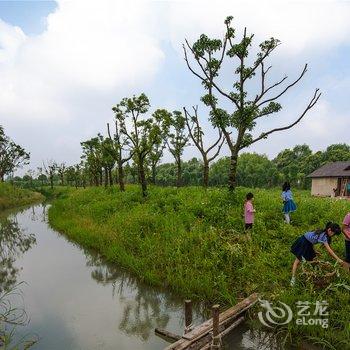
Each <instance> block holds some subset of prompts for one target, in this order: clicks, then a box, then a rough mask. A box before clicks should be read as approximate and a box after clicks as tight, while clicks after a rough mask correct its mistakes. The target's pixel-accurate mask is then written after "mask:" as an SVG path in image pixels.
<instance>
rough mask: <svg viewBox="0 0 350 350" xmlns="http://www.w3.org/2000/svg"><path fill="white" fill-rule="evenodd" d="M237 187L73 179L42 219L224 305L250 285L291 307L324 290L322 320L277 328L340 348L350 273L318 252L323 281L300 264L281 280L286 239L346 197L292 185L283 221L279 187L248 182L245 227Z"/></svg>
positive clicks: (342, 206)
mask: <svg viewBox="0 0 350 350" xmlns="http://www.w3.org/2000/svg"><path fill="white" fill-rule="evenodd" d="M247 191H248V190H247V189H243V188H238V189H237V190H236V192H235V193H234V194H229V193H228V192H227V191H226V190H225V189H219V188H210V189H208V190H207V191H205V190H203V189H201V188H196V187H186V188H181V189H176V188H159V187H153V188H151V189H150V191H149V197H148V198H147V199H143V198H142V197H141V194H140V192H139V190H138V188H137V187H133V186H131V187H128V188H127V191H126V192H125V193H120V192H119V191H118V189H117V188H114V187H112V188H107V189H105V188H88V189H78V190H72V191H71V192H69V194H67V195H66V196H65V198H61V199H57V200H56V201H54V203H53V206H52V207H51V208H50V211H49V220H50V223H51V224H52V225H53V227H55V228H56V229H58V230H60V231H61V232H63V233H65V234H66V235H67V236H68V237H70V238H71V239H73V240H75V241H76V242H78V243H80V244H82V245H83V246H85V247H88V248H94V249H97V250H98V251H99V252H100V253H102V254H103V255H104V256H105V257H106V258H107V259H108V260H109V261H112V262H116V263H119V264H122V265H123V266H125V267H127V268H128V269H129V270H130V271H132V272H133V273H134V274H136V275H137V276H138V277H139V278H141V279H143V280H145V281H147V282H148V283H151V284H153V285H160V286H165V287H168V288H171V289H172V290H174V291H175V292H177V293H179V294H180V295H182V296H184V297H186V298H193V299H197V300H206V301H210V302H219V303H220V304H221V305H232V304H234V303H236V302H237V301H238V300H239V299H241V298H243V297H246V296H248V295H249V294H251V293H253V292H259V293H260V294H261V296H262V297H263V298H264V299H267V300H270V301H275V302H277V301H281V302H284V303H287V304H288V305H290V306H291V307H292V309H293V310H294V311H295V310H296V302H297V301H309V302H312V303H315V302H316V301H322V300H326V301H327V302H328V303H329V307H328V310H329V312H330V316H329V322H330V328H329V329H324V328H322V327H320V326H297V325H296V324H295V323H293V322H291V323H289V324H288V325H286V326H284V328H283V331H285V334H286V335H287V337H288V339H293V341H292V342H293V343H296V342H299V341H300V340H302V339H303V340H305V339H308V340H310V341H311V342H313V343H317V342H318V343H320V342H321V343H322V344H323V345H324V346H325V347H328V348H332V347H330V345H329V346H328V345H327V344H332V346H333V348H335V349H342V350H343V349H344V350H345V349H350V345H349V342H348V340H349V339H350V325H349V314H350V303H349V289H347V288H349V287H348V286H349V285H350V278H349V277H350V275H349V274H348V273H346V272H345V271H344V270H342V269H341V268H340V267H339V266H335V265H334V264H333V261H332V260H331V259H330V258H329V257H328V256H327V255H326V254H325V253H324V252H322V256H321V259H322V260H325V261H327V260H328V261H330V263H331V265H330V267H331V269H332V270H334V269H335V270H336V271H337V273H338V274H337V275H335V276H333V277H332V279H329V280H326V283H325V281H324V278H323V277H324V274H322V272H321V273H320V272H319V271H317V268H314V267H312V266H309V264H306V265H305V267H304V272H303V274H302V275H300V276H299V282H298V284H297V286H296V287H295V288H291V287H290V286H289V281H290V269H291V264H292V261H293V256H292V254H291V253H290V252H289V249H290V246H291V244H292V243H293V241H294V240H295V239H296V237H298V236H299V235H300V234H302V233H304V232H305V231H307V230H311V229H313V228H317V227H324V224H325V223H326V222H327V221H335V222H341V220H342V218H343V217H344V215H345V214H346V213H347V212H348V211H350V202H347V201H335V200H331V199H321V198H312V197H311V196H310V195H309V192H308V191H298V192H296V193H295V200H296V202H297V204H298V210H297V212H296V213H294V215H293V216H292V220H293V225H292V226H289V225H286V224H284V223H283V220H282V213H281V200H280V192H279V191H278V190H254V194H255V207H256V210H257V213H256V222H255V226H254V231H253V232H252V234H246V233H244V231H243V229H242V228H243V218H242V207H243V202H244V196H245V194H246V193H247ZM332 246H333V248H334V249H335V251H336V252H337V253H338V254H339V255H340V256H343V250H344V242H343V238H342V237H336V238H335V239H334V244H333V245H332ZM319 250H320V251H322V249H319ZM333 265H334V266H333ZM322 278H323V281H321V282H322V283H321V284H320V283H319V279H321V280H322Z"/></svg>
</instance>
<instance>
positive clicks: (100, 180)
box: [99, 169, 103, 186]
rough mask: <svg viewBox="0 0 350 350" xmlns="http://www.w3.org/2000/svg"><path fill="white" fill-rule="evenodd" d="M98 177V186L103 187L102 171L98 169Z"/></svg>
mask: <svg viewBox="0 0 350 350" xmlns="http://www.w3.org/2000/svg"><path fill="white" fill-rule="evenodd" d="M99 173H100V174H99V175H100V178H99V185H101V186H102V185H103V171H102V169H100V171H99Z"/></svg>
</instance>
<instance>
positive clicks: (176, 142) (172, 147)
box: [164, 111, 189, 187]
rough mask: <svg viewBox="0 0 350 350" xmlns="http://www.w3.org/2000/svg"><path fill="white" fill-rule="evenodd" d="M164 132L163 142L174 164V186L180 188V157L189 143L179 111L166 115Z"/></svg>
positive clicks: (183, 120)
mask: <svg viewBox="0 0 350 350" xmlns="http://www.w3.org/2000/svg"><path fill="white" fill-rule="evenodd" d="M164 130H166V137H165V142H166V144H167V146H168V149H169V152H170V153H171V154H172V156H173V157H174V160H175V163H176V168H177V171H176V172H177V176H176V186H177V187H180V186H181V185H182V155H183V152H184V149H185V147H186V146H187V145H188V141H189V135H188V132H187V130H186V119H185V117H184V116H183V114H182V113H181V112H180V111H174V112H173V113H170V114H169V113H168V114H167V115H166V118H165V119H164Z"/></svg>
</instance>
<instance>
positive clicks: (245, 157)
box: [237, 153, 279, 188]
mask: <svg viewBox="0 0 350 350" xmlns="http://www.w3.org/2000/svg"><path fill="white" fill-rule="evenodd" d="M278 181H279V172H278V170H277V168H276V165H275V164H273V162H272V161H271V160H269V159H268V158H267V156H266V155H264V154H257V153H243V154H241V155H240V156H239V157H238V167H237V182H238V184H239V185H240V186H245V187H251V188H256V187H272V186H274V185H276V184H277V183H278Z"/></svg>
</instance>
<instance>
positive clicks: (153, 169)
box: [152, 164, 156, 185]
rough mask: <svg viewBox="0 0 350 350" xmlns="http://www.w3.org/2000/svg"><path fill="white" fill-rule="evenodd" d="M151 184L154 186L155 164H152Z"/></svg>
mask: <svg viewBox="0 0 350 350" xmlns="http://www.w3.org/2000/svg"><path fill="white" fill-rule="evenodd" d="M152 184H153V185H155V184H156V164H152Z"/></svg>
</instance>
